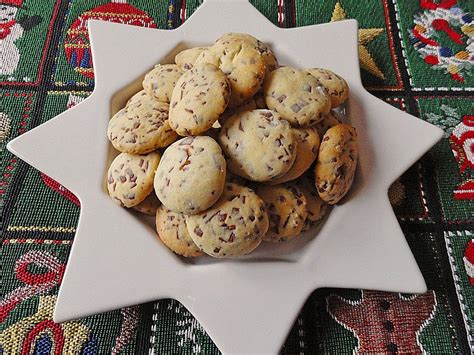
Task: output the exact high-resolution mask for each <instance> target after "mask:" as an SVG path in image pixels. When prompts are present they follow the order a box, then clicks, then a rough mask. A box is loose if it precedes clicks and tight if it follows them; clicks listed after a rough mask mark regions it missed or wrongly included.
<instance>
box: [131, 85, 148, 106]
mask: <svg viewBox="0 0 474 355" xmlns="http://www.w3.org/2000/svg"><path fill="white" fill-rule="evenodd" d="M142 99H154V98H153V96H150V95H148V93H147V92H146V91H145V90H144V89H143V90H140V91H139V92H137V93H136V94H134V95H133V96H132V97H131V98H129V99H128V101H127V104H126V105H125V106H128V105H129V104H130V103H132V102H136V101H140V100H142Z"/></svg>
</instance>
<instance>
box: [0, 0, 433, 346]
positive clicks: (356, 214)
mask: <svg viewBox="0 0 474 355" xmlns="http://www.w3.org/2000/svg"><path fill="white" fill-rule="evenodd" d="M89 29H90V37H91V43H92V53H93V59H94V68H95V78H96V84H95V89H94V92H93V93H92V95H91V96H90V97H89V98H87V99H86V100H85V101H84V102H82V103H81V104H79V105H77V106H76V107H74V108H72V109H70V110H68V111H66V112H64V113H62V114H60V115H59V116H57V117H55V118H54V119H52V120H50V121H48V122H47V123H45V124H43V125H41V126H39V127H37V128H35V129H33V130H32V131H31V132H28V133H26V134H24V135H22V136H20V137H18V138H17V139H15V140H13V141H12V142H10V144H9V145H8V149H9V150H10V151H12V152H13V153H14V154H16V155H18V156H19V157H20V158H21V159H23V160H25V161H26V162H27V163H29V164H31V165H32V166H34V167H35V168H37V169H38V170H41V171H43V172H44V173H46V174H48V175H49V176H51V177H52V178H53V179H55V180H57V181H59V182H60V183H61V184H63V185H64V186H65V187H67V188H68V189H70V190H71V191H72V192H74V193H75V194H76V195H77V196H78V197H79V199H80V201H81V207H82V208H81V216H80V219H79V226H78V228H77V232H76V236H75V239H74V245H73V247H72V251H71V255H70V257H69V261H68V264H67V269H66V273H65V275H64V279H63V283H62V286H61V289H60V292H59V298H58V302H57V305H56V310H55V315H54V319H55V320H56V321H58V322H61V321H65V320H69V319H72V318H78V317H83V316H86V315H90V314H93V313H99V312H104V311H107V310H111V309H116V308H119V307H123V306H127V305H132V304H138V303H142V302H147V301H151V300H156V299H161V298H175V299H177V300H179V301H180V302H181V303H183V304H184V305H185V306H186V307H187V308H188V309H189V311H190V312H191V313H192V314H193V315H194V316H195V317H196V318H197V319H198V320H199V322H200V323H201V324H202V325H203V327H204V328H205V329H206V331H207V332H208V334H209V335H210V336H211V338H212V339H213V341H214V342H215V343H216V344H217V346H218V347H219V349H220V350H221V351H223V352H224V353H277V352H278V351H279V349H280V347H281V345H282V344H283V342H284V340H285V338H286V335H287V333H288V331H289V329H290V328H291V326H292V324H293V322H294V320H295V317H296V316H297V314H298V312H299V310H300V309H301V307H302V305H303V304H304V302H305V300H306V299H307V297H308V296H309V295H310V294H311V292H312V291H313V290H314V289H316V288H320V287H348V288H365V289H376V290H386V291H400V292H424V291H425V290H426V285H425V282H424V280H423V277H422V275H421V273H420V271H419V269H418V267H417V264H416V262H415V260H414V258H413V255H412V254H411V252H410V249H409V247H408V245H407V243H406V241H405V237H404V235H403V233H402V231H401V229H400V226H399V225H398V223H397V220H396V218H395V215H394V213H393V211H392V207H391V205H390V203H389V200H388V197H387V190H388V187H389V186H390V184H391V183H392V182H393V181H394V180H395V179H396V178H397V177H398V176H400V175H401V174H402V173H403V172H404V171H405V170H406V169H408V167H410V165H412V164H413V163H414V162H415V161H416V160H417V159H419V158H420V157H421V156H422V155H423V154H424V153H425V152H426V151H427V150H428V149H429V148H430V147H431V146H432V145H433V144H435V142H436V141H437V140H438V139H439V138H440V137H441V134H442V132H441V130H439V129H438V128H436V127H434V126H432V125H430V124H427V123H425V122H423V121H421V120H419V119H417V118H415V117H412V116H410V115H408V114H406V113H404V112H402V111H399V110H397V109H395V108H393V107H391V106H390V105H388V104H386V103H384V102H382V101H380V100H379V99H377V98H375V97H374V96H372V95H371V94H369V93H368V92H367V91H366V90H365V89H364V88H363V86H362V84H361V80H360V73H359V62H358V55H357V23H356V21H354V20H348V21H342V22H337V23H332V24H325V25H318V26H307V27H301V28H294V29H280V28H277V27H275V26H274V25H273V24H271V23H270V22H269V21H268V20H267V19H266V18H265V17H264V16H262V15H261V14H260V13H259V12H258V11H257V10H256V9H254V8H253V7H252V6H251V5H250V4H249V3H248V2H246V1H233V2H231V1H222V0H221V1H218V0H208V1H206V2H205V3H204V4H203V5H202V6H201V7H200V8H199V9H198V10H197V11H196V12H195V14H194V15H193V16H191V17H190V19H188V20H187V21H186V23H184V24H183V25H182V26H181V27H179V28H178V29H176V30H173V31H165V30H155V29H144V28H139V27H131V26H124V25H119V24H113V23H107V22H99V21H91V22H90V24H89ZM229 31H234V32H246V33H250V34H252V35H254V36H256V37H257V38H259V39H261V40H262V41H264V42H266V43H269V44H270V45H271V46H272V47H273V49H274V51H275V53H276V55H277V57H278V58H279V60H280V62H281V63H282V64H284V65H292V66H295V67H300V68H305V67H323V68H329V69H332V70H334V71H336V72H337V73H339V74H340V75H342V76H343V77H344V78H345V79H346V80H347V82H348V83H349V86H350V89H351V94H350V100H349V101H350V102H349V105H348V106H349V108H350V118H351V122H352V124H353V125H354V126H355V127H356V128H357V131H358V132H359V142H360V164H359V167H358V174H357V177H356V181H355V185H354V186H353V188H352V190H351V193H350V196H349V197H348V198H347V200H346V202H345V203H344V204H342V205H340V206H336V207H335V208H334V209H333V210H332V212H331V214H330V216H329V218H328V219H327V221H326V223H324V225H323V227H322V229H321V230H320V231H319V233H318V234H317V238H314V239H311V236H312V235H314V234H315V231H310V232H309V233H307V235H306V236H304V237H303V238H301V241H302V242H300V243H295V244H291V243H288V244H282V245H279V246H276V247H273V248H271V247H263V248H261V249H259V251H258V252H257V253H256V254H254V255H253V256H252V257H250V258H249V259H245V260H225V261H217V260H215V259H207V258H204V259H202V261H197V262H189V261H184V260H183V259H181V258H179V257H177V256H175V255H174V254H172V253H171V252H169V251H168V250H167V249H166V248H165V247H163V245H162V244H161V243H160V242H159V241H158V240H157V239H156V238H155V236H154V231H153V230H152V228H151V227H150V226H148V225H147V224H146V223H143V221H141V220H140V219H139V218H138V217H137V216H136V215H134V214H132V213H130V212H129V211H127V210H125V209H122V208H118V207H117V206H116V205H115V204H114V203H113V202H112V201H111V199H110V198H109V197H108V196H107V193H106V189H105V173H106V170H107V166H108V164H109V162H110V160H111V158H112V156H113V153H112V151H113V150H112V149H111V148H110V146H109V143H108V141H107V139H106V129H107V123H108V120H109V118H110V117H111V113H113V112H114V111H116V110H117V109H118V108H119V107H121V106H123V105H124V103H125V101H126V99H127V98H128V97H129V96H130V94H131V91H132V90H136V91H138V85H137V83H139V81H138V80H136V79H137V78H139V77H141V76H142V75H143V74H144V73H145V72H146V71H148V70H149V69H150V68H152V66H153V65H154V64H155V63H157V62H166V61H169V60H170V58H173V55H174V54H175V53H176V52H177V51H178V50H179V49H182V48H184V47H191V46H196V45H206V44H209V43H212V42H213V41H214V40H215V39H216V38H217V37H219V36H220V35H221V34H223V33H225V32H229ZM130 83H134V84H133V85H131V86H130ZM124 88H126V89H124ZM302 243H303V244H305V245H304V248H303V247H302V245H301V244H302Z"/></svg>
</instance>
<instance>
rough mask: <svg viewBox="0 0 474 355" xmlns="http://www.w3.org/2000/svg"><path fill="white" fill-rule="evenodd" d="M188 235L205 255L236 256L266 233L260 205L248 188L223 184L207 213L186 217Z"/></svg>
mask: <svg viewBox="0 0 474 355" xmlns="http://www.w3.org/2000/svg"><path fill="white" fill-rule="evenodd" d="M186 224H187V226H188V232H189V235H190V236H191V238H192V240H193V241H194V243H195V244H196V245H197V246H198V247H199V248H200V249H201V250H202V251H204V252H205V253H206V254H209V255H211V256H214V257H217V258H232V257H238V256H242V255H245V254H248V253H250V252H251V251H253V250H254V249H255V248H256V247H258V245H259V244H260V242H261V241H262V237H263V236H264V235H265V233H266V232H267V230H268V216H267V212H266V209H265V204H264V202H263V201H262V200H261V199H260V198H259V197H258V196H257V194H256V193H255V192H253V191H252V190H251V189H249V188H247V187H244V186H240V185H237V184H233V183H226V185H225V188H224V192H223V193H222V196H221V198H220V199H219V201H217V203H216V204H215V205H214V206H213V207H212V208H211V209H209V210H207V211H205V212H201V213H199V214H195V215H192V216H186Z"/></svg>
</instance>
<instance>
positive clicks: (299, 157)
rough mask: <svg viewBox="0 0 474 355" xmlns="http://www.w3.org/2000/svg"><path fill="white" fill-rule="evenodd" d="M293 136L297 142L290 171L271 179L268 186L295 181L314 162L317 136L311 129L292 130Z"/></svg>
mask: <svg viewBox="0 0 474 355" xmlns="http://www.w3.org/2000/svg"><path fill="white" fill-rule="evenodd" d="M293 134H294V135H295V137H296V140H297V148H296V159H295V162H294V163H293V165H292V166H291V168H290V170H288V172H286V173H285V174H284V175H282V176H280V177H278V178H276V179H273V180H271V181H270V182H269V184H270V185H277V184H281V183H283V182H287V181H291V180H295V179H297V178H298V177H300V176H301V175H303V173H304V172H305V171H306V170H308V169H309V168H310V167H311V164H313V162H314V161H315V160H316V157H317V156H318V150H319V143H320V140H319V134H318V131H316V129H314V128H313V127H308V128H293Z"/></svg>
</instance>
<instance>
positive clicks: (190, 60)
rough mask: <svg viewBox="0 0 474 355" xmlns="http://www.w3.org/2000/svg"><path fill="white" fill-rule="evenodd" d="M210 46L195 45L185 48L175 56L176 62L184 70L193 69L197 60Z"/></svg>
mask: <svg viewBox="0 0 474 355" xmlns="http://www.w3.org/2000/svg"><path fill="white" fill-rule="evenodd" d="M207 49H208V47H195V48H189V49H185V50H184V51H181V52H179V53H178V54H176V56H175V57H174V62H175V63H176V65H177V66H178V67H180V69H181V70H182V71H186V70H189V69H192V68H193V66H194V62H195V61H196V59H197V57H199V55H200V54H201V53H202V52H203V51H205V50H207Z"/></svg>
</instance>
